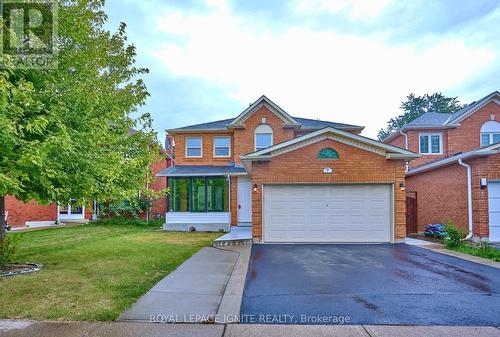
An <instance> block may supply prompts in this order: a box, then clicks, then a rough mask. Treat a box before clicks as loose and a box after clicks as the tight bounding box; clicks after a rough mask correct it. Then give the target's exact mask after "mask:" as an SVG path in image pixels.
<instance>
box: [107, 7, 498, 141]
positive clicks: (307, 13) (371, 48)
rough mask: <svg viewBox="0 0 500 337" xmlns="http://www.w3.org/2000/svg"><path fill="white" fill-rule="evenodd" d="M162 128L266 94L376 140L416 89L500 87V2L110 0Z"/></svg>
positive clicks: (227, 114) (457, 92) (295, 111)
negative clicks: (144, 71)
mask: <svg viewBox="0 0 500 337" xmlns="http://www.w3.org/2000/svg"><path fill="white" fill-rule="evenodd" d="M106 12H107V13H108V15H109V23H108V28H109V29H111V30H115V29H116V27H117V26H118V24H119V22H121V21H123V22H125V23H126V24H127V26H128V36H129V40H130V42H131V43H133V44H134V45H135V46H136V47H137V52H138V57H137V61H138V65H140V66H145V67H147V68H149V69H150V74H149V75H148V76H147V77H146V78H145V80H146V83H147V85H148V88H149V91H150V93H151V97H150V98H149V100H148V103H147V105H146V106H145V107H144V111H149V112H151V113H152V115H153V118H154V121H155V124H154V126H155V128H156V129H157V131H158V132H159V133H160V137H163V135H164V130H165V129H168V128H174V127H178V126H185V125H189V124H196V123H201V122H207V121H212V120H217V119H224V118H231V117H235V116H236V115H238V114H239V113H240V112H241V111H242V110H244V109H245V107H247V106H248V104H249V103H250V102H252V101H254V100H256V99H257V98H258V97H260V96H261V95H262V94H265V95H266V96H268V97H269V98H271V99H272V100H273V101H274V102H276V103H277V104H278V105H280V106H281V107H282V108H284V109H285V110H286V111H287V112H288V113H290V114H291V115H292V116H299V117H307V118H319V119H323V120H330V121H336V122H345V123H351V124H359V125H365V126H366V129H365V131H364V134H365V135H367V136H370V137H375V136H376V134H377V131H378V129H380V128H381V127H384V126H385V122H386V121H387V120H388V119H389V118H390V117H393V116H394V115H396V114H398V113H399V110H398V108H399V105H400V102H401V101H402V100H404V99H405V97H406V96H407V95H408V94H409V93H415V94H418V95H421V94H424V93H433V92H437V91H440V92H443V93H444V94H446V95H448V96H458V97H459V99H460V100H461V101H462V102H463V103H467V102H471V101H473V100H475V99H479V98H481V97H482V96H484V95H486V94H488V93H490V92H492V91H495V90H500V2H499V1H498V0H492V1H482V0H474V1H469V0H449V1H435V0H434V1H432V0H430V1H405V2H403V1H398V0H366V1H361V0H337V1H333V0H332V1H328V0H294V1H291V0H290V1H287V0H281V1H279V0H244V1H243V0H242V1H236V0H141V1H137V0H108V1H107V3H106Z"/></svg>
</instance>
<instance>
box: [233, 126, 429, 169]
mask: <svg viewBox="0 0 500 337" xmlns="http://www.w3.org/2000/svg"><path fill="white" fill-rule="evenodd" d="M326 138H328V139H333V140H335V141H338V142H341V143H345V144H348V145H351V146H356V147H359V148H362V149H364V150H367V151H371V152H374V153H377V154H380V155H383V156H385V157H386V158H387V159H407V160H412V159H415V158H419V157H420V155H418V154H416V153H414V152H411V151H408V150H404V149H402V148H399V147H397V146H393V145H388V144H384V143H382V142H379V141H377V140H374V139H371V138H367V137H363V136H360V135H356V134H353V133H350V132H346V131H343V130H339V129H335V128H332V127H326V128H323V129H321V130H317V131H314V132H311V133H308V134H305V135H303V136H300V137H296V138H293V139H290V140H287V141H285V142H283V143H279V144H276V145H273V146H271V147H268V148H266V149H262V150H258V151H255V152H252V153H249V154H247V155H244V156H241V157H240V158H241V160H242V161H253V160H269V159H270V158H272V157H274V156H277V155H280V154H282V153H284V152H287V151H286V150H287V149H289V150H295V149H297V148H300V147H303V146H306V145H309V144H312V143H315V142H317V141H320V140H323V139H326Z"/></svg>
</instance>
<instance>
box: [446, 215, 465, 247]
mask: <svg viewBox="0 0 500 337" xmlns="http://www.w3.org/2000/svg"><path fill="white" fill-rule="evenodd" d="M446 232H447V233H448V235H447V236H446V239H445V241H444V244H445V246H446V247H447V248H458V247H462V246H463V245H464V243H463V238H464V236H465V235H464V230H463V229H462V228H457V227H455V225H454V223H453V221H451V220H448V221H446Z"/></svg>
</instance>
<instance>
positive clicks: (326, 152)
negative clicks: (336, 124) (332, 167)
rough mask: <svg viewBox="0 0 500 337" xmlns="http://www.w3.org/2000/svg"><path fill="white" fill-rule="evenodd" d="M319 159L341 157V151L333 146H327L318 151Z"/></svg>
mask: <svg viewBox="0 0 500 337" xmlns="http://www.w3.org/2000/svg"><path fill="white" fill-rule="evenodd" d="M318 159H339V153H338V152H337V151H335V150H334V149H332V148H329V147H325V148H324V149H322V150H321V151H319V152H318Z"/></svg>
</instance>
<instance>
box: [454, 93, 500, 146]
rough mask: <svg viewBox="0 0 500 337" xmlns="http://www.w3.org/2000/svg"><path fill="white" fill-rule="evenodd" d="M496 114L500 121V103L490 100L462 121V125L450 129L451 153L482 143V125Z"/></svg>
mask: <svg viewBox="0 0 500 337" xmlns="http://www.w3.org/2000/svg"><path fill="white" fill-rule="evenodd" d="M492 115H493V116H495V119H496V121H498V122H500V105H498V104H496V103H495V102H490V103H488V104H487V105H485V106H484V107H482V108H481V109H479V110H478V111H476V112H474V113H473V114H472V115H471V116H469V117H468V118H466V119H465V120H463V121H462V122H461V123H460V127H458V128H456V129H450V130H449V141H450V143H449V153H450V154H453V153H457V152H465V151H469V150H472V149H475V148H478V147H479V146H480V144H481V140H480V132H481V126H482V125H483V124H484V123H486V122H487V121H489V120H491V116H492Z"/></svg>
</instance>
